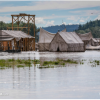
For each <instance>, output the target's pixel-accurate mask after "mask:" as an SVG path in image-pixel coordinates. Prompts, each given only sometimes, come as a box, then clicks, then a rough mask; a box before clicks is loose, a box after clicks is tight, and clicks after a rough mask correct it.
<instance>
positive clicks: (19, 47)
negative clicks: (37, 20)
mask: <svg viewBox="0 0 100 100" xmlns="http://www.w3.org/2000/svg"><path fill="white" fill-rule="evenodd" d="M20 41H21V39H20V40H19V45H18V50H19V49H21V45H20Z"/></svg>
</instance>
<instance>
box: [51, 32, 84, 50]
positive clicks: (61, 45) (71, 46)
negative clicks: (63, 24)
mask: <svg viewBox="0 0 100 100" xmlns="http://www.w3.org/2000/svg"><path fill="white" fill-rule="evenodd" d="M50 51H52V52H56V51H61V52H65V51H69V52H75V51H84V42H83V41H82V40H81V38H80V37H79V36H78V35H77V34H76V33H75V32H58V33H57V34H56V35H55V36H54V38H53V40H52V41H51V43H50Z"/></svg>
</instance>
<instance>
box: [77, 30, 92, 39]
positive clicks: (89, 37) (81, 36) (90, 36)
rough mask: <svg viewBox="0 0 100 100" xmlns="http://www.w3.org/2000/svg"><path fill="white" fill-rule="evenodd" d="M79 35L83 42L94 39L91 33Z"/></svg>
mask: <svg viewBox="0 0 100 100" xmlns="http://www.w3.org/2000/svg"><path fill="white" fill-rule="evenodd" d="M77 35H78V36H79V37H80V38H81V39H82V40H83V41H85V40H91V39H92V38H93V36H92V34H91V32H89V33H85V34H80V33H77Z"/></svg>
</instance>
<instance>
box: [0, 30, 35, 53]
mask: <svg viewBox="0 0 100 100" xmlns="http://www.w3.org/2000/svg"><path fill="white" fill-rule="evenodd" d="M34 41H35V37H33V36H31V35H28V34H26V33H24V32H22V31H18V30H16V31H15V30H0V51H7V50H21V51H33V50H35V42H34Z"/></svg>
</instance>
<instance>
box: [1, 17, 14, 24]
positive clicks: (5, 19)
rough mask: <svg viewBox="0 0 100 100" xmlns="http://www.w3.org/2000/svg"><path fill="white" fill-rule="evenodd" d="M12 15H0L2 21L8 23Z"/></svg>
mask: <svg viewBox="0 0 100 100" xmlns="http://www.w3.org/2000/svg"><path fill="white" fill-rule="evenodd" d="M11 20H12V19H11V17H6V16H3V17H2V16H0V21H3V22H5V23H7V22H11Z"/></svg>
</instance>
